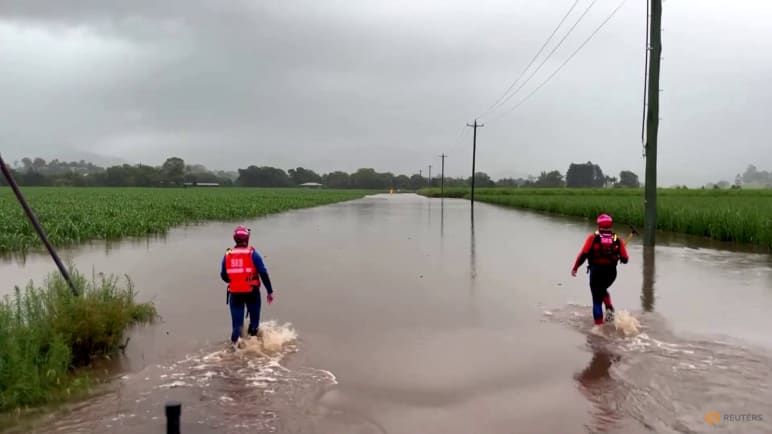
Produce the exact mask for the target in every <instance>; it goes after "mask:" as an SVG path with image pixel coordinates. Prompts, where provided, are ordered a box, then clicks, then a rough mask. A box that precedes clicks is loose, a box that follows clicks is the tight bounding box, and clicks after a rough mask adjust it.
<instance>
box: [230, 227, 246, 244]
mask: <svg viewBox="0 0 772 434" xmlns="http://www.w3.org/2000/svg"><path fill="white" fill-rule="evenodd" d="M249 232H250V230H249V229H248V228H245V227H244V226H238V227H237V228H236V230H235V231H233V241H235V242H237V243H239V242H241V243H245V244H246V243H247V242H249Z"/></svg>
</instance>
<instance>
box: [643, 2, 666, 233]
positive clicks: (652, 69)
mask: <svg viewBox="0 0 772 434" xmlns="http://www.w3.org/2000/svg"><path fill="white" fill-rule="evenodd" d="M650 12H651V27H650V32H651V43H650V44H649V47H647V49H648V50H649V58H650V61H649V84H648V86H649V97H648V100H649V106H648V111H647V119H646V181H645V182H646V192H645V205H646V214H645V218H644V226H643V227H644V234H643V244H644V245H645V246H653V245H654V243H655V231H656V230H657V128H658V127H659V92H660V90H659V61H660V56H661V55H662V37H661V28H660V27H661V23H662V0H651V11H650Z"/></svg>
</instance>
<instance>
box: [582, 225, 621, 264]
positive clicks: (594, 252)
mask: <svg viewBox="0 0 772 434" xmlns="http://www.w3.org/2000/svg"><path fill="white" fill-rule="evenodd" d="M619 248H620V245H619V238H617V234H615V233H608V234H605V233H604V234H601V233H600V232H598V231H595V239H594V240H593V241H592V247H591V248H590V254H589V258H588V261H589V262H590V264H593V265H616V264H617V262H618V261H619Z"/></svg>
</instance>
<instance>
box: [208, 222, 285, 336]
mask: <svg viewBox="0 0 772 434" xmlns="http://www.w3.org/2000/svg"><path fill="white" fill-rule="evenodd" d="M249 233H250V231H249V229H247V228H245V227H244V226H239V227H237V228H236V230H235V231H234V232H233V241H235V243H236V246H235V247H233V248H232V249H228V250H227V251H226V252H225V256H224V257H223V259H222V265H221V270H220V277H221V278H222V280H223V281H224V282H226V283H228V284H229V285H228V304H229V305H230V311H231V322H232V325H233V330H232V332H231V343H232V344H233V346H234V348H235V347H236V344H237V343H238V339H239V337H240V336H241V329H242V327H243V326H244V306H246V308H247V310H248V312H249V327H248V329H247V330H248V333H249V335H250V336H257V329H258V326H259V325H260V304H261V301H260V291H259V289H260V282H261V279H262V282H263V283H264V284H265V289H266V291H267V292H268V295H267V299H268V304H270V303H273V287H272V286H271V279H270V278H269V277H268V270H267V269H266V268H265V264H264V263H263V258H262V257H261V256H260V254H259V253H258V252H257V250H255V249H254V247H252V246H249Z"/></svg>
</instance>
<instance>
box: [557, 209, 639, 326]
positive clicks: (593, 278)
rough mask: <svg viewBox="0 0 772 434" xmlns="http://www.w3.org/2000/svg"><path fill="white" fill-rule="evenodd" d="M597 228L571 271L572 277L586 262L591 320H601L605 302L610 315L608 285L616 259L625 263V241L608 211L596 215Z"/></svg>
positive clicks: (613, 274)
mask: <svg viewBox="0 0 772 434" xmlns="http://www.w3.org/2000/svg"><path fill="white" fill-rule="evenodd" d="M597 223H598V230H597V231H595V232H594V233H592V234H590V235H589V236H588V237H587V239H586V240H585V242H584V246H582V250H581V251H580V252H579V255H578V256H577V257H576V261H575V262H574V267H573V268H572V269H571V275H572V276H574V277H576V270H578V269H579V267H580V266H581V265H582V264H583V263H584V261H585V259H586V260H587V262H588V267H587V268H588V272H589V273H590V291H591V292H592V317H593V319H594V320H595V324H597V325H600V324H603V307H602V304H605V305H606V321H611V320H612V319H613V318H614V305H613V304H611V296H610V295H609V293H608V289H609V287H611V284H613V283H614V281H615V280H616V278H617V263H618V262H622V263H623V264H627V261H628V260H630V257H629V256H628V254H627V248H626V247H625V242H624V241H623V240H622V239H621V238H620V237H619V236H617V234H616V233H614V231H613V229H612V228H611V226H612V224H613V220H612V219H611V216H609V215H608V214H601V215H600V216H598V220H597Z"/></svg>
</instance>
